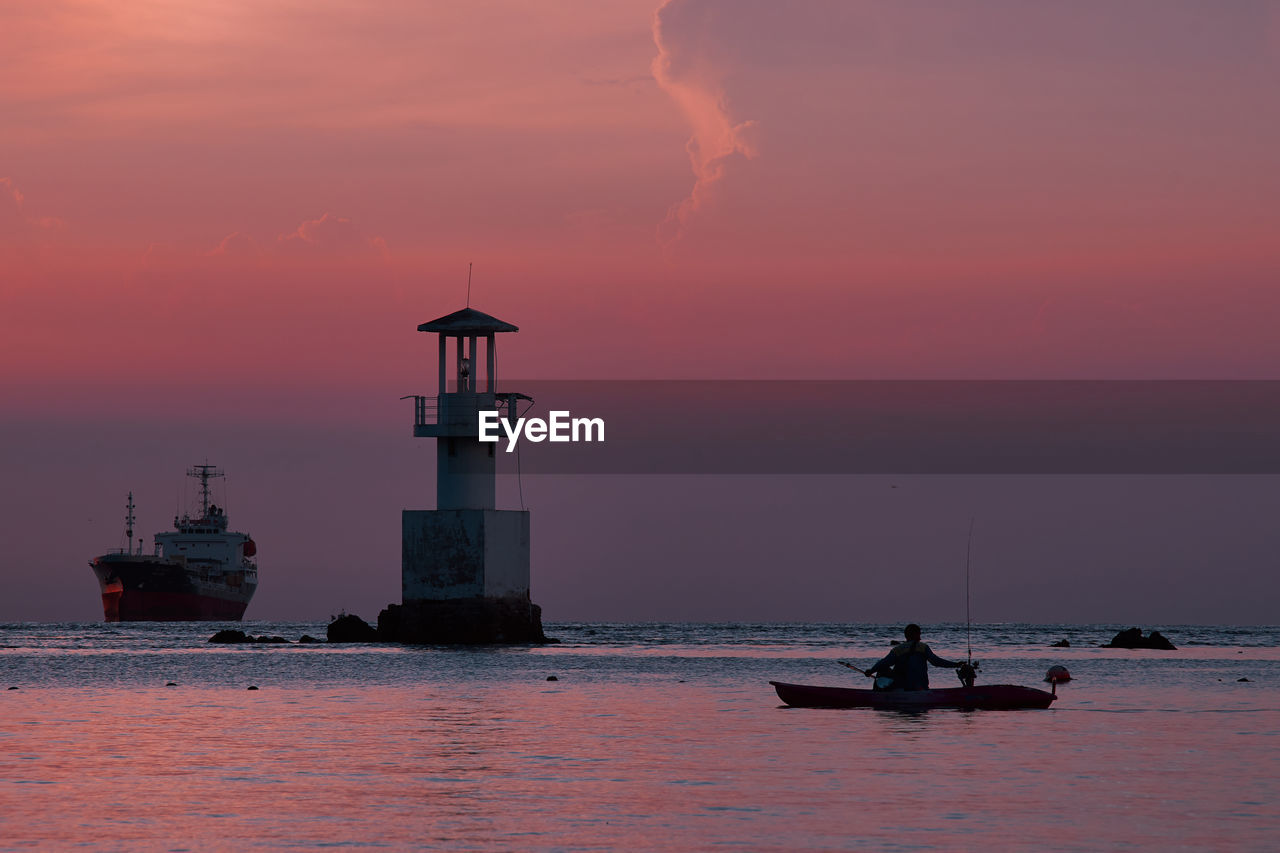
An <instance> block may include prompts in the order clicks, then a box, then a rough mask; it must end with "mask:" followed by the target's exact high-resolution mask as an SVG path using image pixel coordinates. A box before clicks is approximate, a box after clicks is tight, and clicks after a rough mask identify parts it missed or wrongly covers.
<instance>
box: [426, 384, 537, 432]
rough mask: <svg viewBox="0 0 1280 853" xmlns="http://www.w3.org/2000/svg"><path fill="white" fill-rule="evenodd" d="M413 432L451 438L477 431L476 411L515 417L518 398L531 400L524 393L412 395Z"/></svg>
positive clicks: (477, 417) (513, 418) (477, 414)
mask: <svg viewBox="0 0 1280 853" xmlns="http://www.w3.org/2000/svg"><path fill="white" fill-rule="evenodd" d="M401 399H403V400H413V435H414V437H415V438H454V437H466V436H478V435H479V434H480V428H479V418H480V412H483V411H497V412H498V417H500V418H510V419H511V420H515V418H516V417H518V415H517V409H518V406H519V401H520V400H531V398H530V397H527V396H526V395H524V394H514V393H510V394H495V393H467V392H457V393H450V394H438V395H436V396H434V397H427V396H420V395H412V396H409V397H402V398H401Z"/></svg>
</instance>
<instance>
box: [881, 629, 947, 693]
mask: <svg viewBox="0 0 1280 853" xmlns="http://www.w3.org/2000/svg"><path fill="white" fill-rule="evenodd" d="M902 634H903V636H905V637H906V638H907V640H906V642H904V643H898V645H896V646H894V647H893V649H892V650H891V651H890V652H889V654H887V655H885V656H884V657H883V658H881V659H880V661H879V662H878V663H876V664H875V666H872V667H870V668H868V669H867V670H865V672H866V674H867V675H868V676H871V677H874V676H877V675H889V676H892V678H893V684H892V686H891V687H890V688H889V689H891V690H928V689H929V664H933V665H934V666H943V667H946V668H948V669H955V668H957V667H959V666H960V664H958V663H954V662H952V661H949V660H944V659H943V658H940V657H938V656H937V655H936V654H934V653H933V649H931V648H929V644H928V643H925V642H922V641H921V640H920V626H919V625H917V624H915V623H914V622H913V623H912V624H910V625H908V626H907V627H905V628H903V629H902Z"/></svg>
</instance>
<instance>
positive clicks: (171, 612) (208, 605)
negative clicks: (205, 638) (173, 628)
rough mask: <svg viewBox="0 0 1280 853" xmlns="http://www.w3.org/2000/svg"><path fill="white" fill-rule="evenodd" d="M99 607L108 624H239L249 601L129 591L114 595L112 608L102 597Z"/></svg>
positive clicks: (136, 590) (104, 596) (184, 594)
mask: <svg viewBox="0 0 1280 853" xmlns="http://www.w3.org/2000/svg"><path fill="white" fill-rule="evenodd" d="M102 605H103V606H102V610H103V615H104V616H105V617H106V620H107V621H108V622H215V621H217V622H221V621H234V622H239V621H240V619H241V617H243V616H244V611H245V608H247V607H248V606H249V602H247V601H227V600H226V599H222V598H210V597H209V596H205V595H195V594H193V593H189V592H159V591H149V590H141V589H131V590H129V591H128V592H126V593H124V594H123V595H120V594H117V600H116V601H115V602H114V605H115V606H114V607H112V606H110V605H108V603H107V596H106V595H105V594H104V595H103V596H102ZM113 617H114V618H113Z"/></svg>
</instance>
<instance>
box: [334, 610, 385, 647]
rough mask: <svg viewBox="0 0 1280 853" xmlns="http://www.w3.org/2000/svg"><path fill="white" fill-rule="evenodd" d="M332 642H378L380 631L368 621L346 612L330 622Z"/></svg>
mask: <svg viewBox="0 0 1280 853" xmlns="http://www.w3.org/2000/svg"><path fill="white" fill-rule="evenodd" d="M328 637H329V642H331V643H376V642H378V632H377V630H376V629H375V628H374V627H373V626H372V625H370V624H369V623H368V622H366V621H364V620H363V619H361V618H360V617H359V616H355V615H353V614H350V613H344V614H342V615H341V616H339V617H338V618H337V619H334V620H333V621H332V622H330V623H329V631H328Z"/></svg>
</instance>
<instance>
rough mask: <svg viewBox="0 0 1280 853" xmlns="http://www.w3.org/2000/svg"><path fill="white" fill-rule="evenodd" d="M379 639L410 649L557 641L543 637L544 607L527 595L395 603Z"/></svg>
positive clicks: (382, 617)
mask: <svg viewBox="0 0 1280 853" xmlns="http://www.w3.org/2000/svg"><path fill="white" fill-rule="evenodd" d="M378 636H379V637H381V638H382V640H383V642H390V643H405V644H410V645H414V644H416V645H435V644H468V645H485V644H510V645H516V644H524V643H554V642H557V640H554V639H550V638H548V637H547V636H546V635H545V634H543V633H542V608H540V607H539V606H538V605H536V604H533V603H532V602H530V601H529V599H528V598H521V597H515V598H506V599H502V598H462V599H456V600H448V601H411V602H409V603H407V604H390V605H387V607H386V609H384V610H383V611H382V612H381V613H379V614H378Z"/></svg>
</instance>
